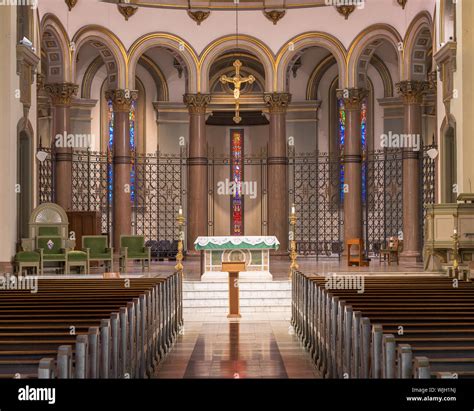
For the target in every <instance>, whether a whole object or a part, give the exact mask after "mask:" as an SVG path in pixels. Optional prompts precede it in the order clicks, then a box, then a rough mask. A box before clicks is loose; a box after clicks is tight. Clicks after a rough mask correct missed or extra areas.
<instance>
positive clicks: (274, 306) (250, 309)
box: [183, 281, 291, 313]
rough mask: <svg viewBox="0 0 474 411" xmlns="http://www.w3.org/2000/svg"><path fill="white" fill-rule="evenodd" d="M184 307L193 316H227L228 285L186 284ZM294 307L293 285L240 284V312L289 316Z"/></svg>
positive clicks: (216, 283) (270, 282)
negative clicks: (200, 313)
mask: <svg viewBox="0 0 474 411" xmlns="http://www.w3.org/2000/svg"><path fill="white" fill-rule="evenodd" d="M183 307H184V311H185V312H189V313H196V312H202V313H227V312H228V310H229V308H228V307H229V285H228V283H227V282H224V281H222V282H215V281H213V282H202V281H184V283H183ZM290 307H291V283H290V282H289V281H260V282H250V281H249V282H247V281H241V282H240V312H241V313H256V312H282V311H283V312H287V311H289V310H290Z"/></svg>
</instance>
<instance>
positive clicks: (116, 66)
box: [72, 25, 130, 89]
mask: <svg viewBox="0 0 474 411" xmlns="http://www.w3.org/2000/svg"><path fill="white" fill-rule="evenodd" d="M72 41H73V43H74V48H73V55H72V59H73V61H74V64H73V66H72V69H73V70H72V71H73V73H72V78H73V79H74V80H75V81H76V82H80V81H79V79H78V78H77V58H78V55H79V53H80V51H81V48H82V47H84V46H85V45H89V46H91V47H93V48H94V49H95V50H96V51H97V53H98V54H99V55H100V57H101V58H102V60H103V62H104V64H105V67H106V69H107V79H108V88H109V89H118V88H130V87H128V84H127V53H126V51H125V47H124V46H123V44H122V43H121V41H120V40H119V39H118V38H117V37H116V36H115V34H113V33H112V32H111V31H109V30H108V29H106V28H105V27H102V26H97V25H91V26H85V27H83V28H81V29H79V30H78V31H77V33H76V34H75V35H74V37H73V39H72Z"/></svg>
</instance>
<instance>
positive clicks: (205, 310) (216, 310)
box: [183, 306, 291, 314]
mask: <svg viewBox="0 0 474 411" xmlns="http://www.w3.org/2000/svg"><path fill="white" fill-rule="evenodd" d="M183 311H184V314H197V313H202V314H227V313H228V312H229V308H228V307H190V308H186V307H184V308H183ZM274 312H278V313H291V308H290V307H287V306H273V307H240V313H241V314H245V313H274Z"/></svg>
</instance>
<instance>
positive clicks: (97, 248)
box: [82, 235, 114, 272]
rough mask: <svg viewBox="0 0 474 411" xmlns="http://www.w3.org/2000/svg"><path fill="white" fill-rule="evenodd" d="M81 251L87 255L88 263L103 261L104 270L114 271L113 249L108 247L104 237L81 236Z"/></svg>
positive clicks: (106, 238) (106, 239)
mask: <svg viewBox="0 0 474 411" xmlns="http://www.w3.org/2000/svg"><path fill="white" fill-rule="evenodd" d="M82 251H85V252H86V253H87V255H88V259H89V261H103V262H104V263H105V265H106V270H107V271H109V272H112V271H113V270H114V249H113V248H112V247H109V244H108V237H107V236H106V235H83V236H82Z"/></svg>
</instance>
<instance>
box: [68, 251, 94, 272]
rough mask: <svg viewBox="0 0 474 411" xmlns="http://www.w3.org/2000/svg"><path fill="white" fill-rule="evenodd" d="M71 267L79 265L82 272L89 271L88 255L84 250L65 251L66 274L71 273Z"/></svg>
mask: <svg viewBox="0 0 474 411" xmlns="http://www.w3.org/2000/svg"><path fill="white" fill-rule="evenodd" d="M71 267H79V271H80V270H81V269H83V270H84V274H87V273H89V272H90V269H89V256H88V254H87V253H86V252H84V251H68V252H67V253H66V274H71Z"/></svg>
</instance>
